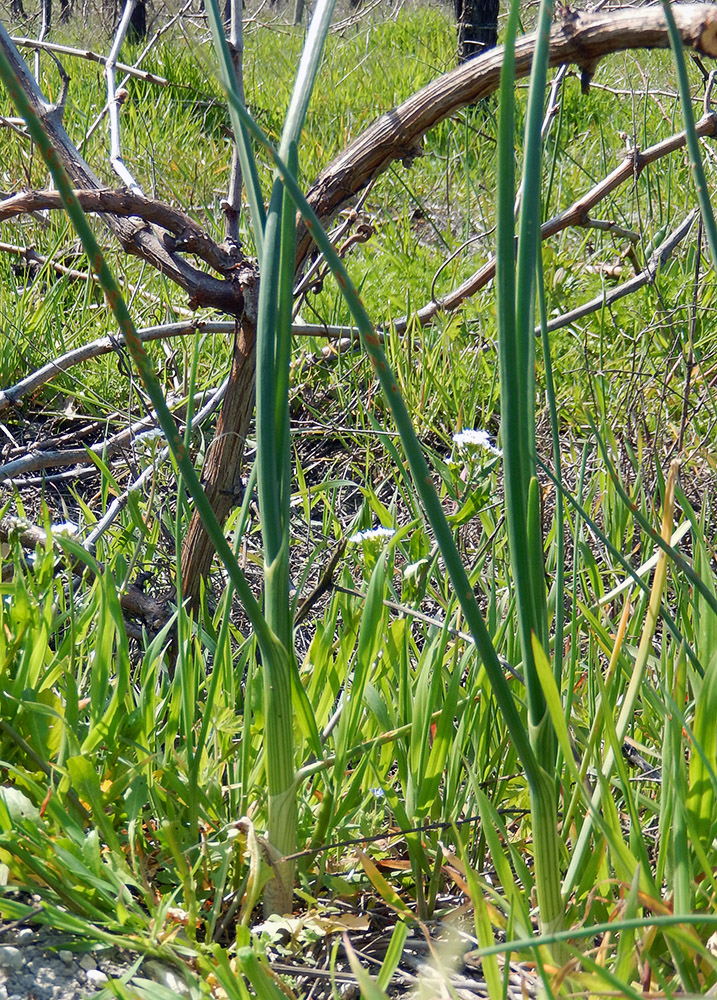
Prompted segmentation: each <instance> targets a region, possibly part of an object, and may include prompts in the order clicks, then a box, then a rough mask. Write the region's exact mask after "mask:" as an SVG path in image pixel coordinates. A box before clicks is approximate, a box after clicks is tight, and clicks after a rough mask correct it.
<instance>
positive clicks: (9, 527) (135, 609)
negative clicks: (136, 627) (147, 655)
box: [0, 517, 170, 633]
mask: <svg viewBox="0 0 717 1000" xmlns="http://www.w3.org/2000/svg"><path fill="white" fill-rule="evenodd" d="M13 538H16V539H17V540H18V542H19V543H20V545H21V546H22V547H23V548H25V549H32V551H34V550H35V549H36V548H38V546H39V547H40V548H42V549H44V548H46V547H47V532H46V531H45V529H44V528H40V527H38V525H36V524H32V523H30V522H29V521H25V520H23V519H20V518H16V517H3V518H2V520H0V541H2V542H5V543H6V544H7V543H10V542H12V540H13ZM53 544H54V546H55V547H56V548H58V549H59V550H60V551H62V546H61V542H60V540H59V539H58V538H57V536H54V537H53ZM72 568H73V569H77V571H78V572H79V571H85V570H87V571H89V572H90V573H91V574H92V576H98V575H99V574H101V573H103V572H104V570H105V567H104V566H103V565H102V563H94V564H87V563H84V562H83V563H82V564H74V565H73V566H72ZM120 606H121V608H122V610H123V612H124V613H125V614H126V615H128V616H129V617H131V618H139V619H140V620H141V621H143V622H144V623H145V625H146V626H147V628H148V630H150V631H151V632H153V633H154V632H158V631H159V630H160V629H161V628H162V627H163V626H164V625H165V624H166V623H167V621H169V617H170V612H169V610H168V607H167V602H166V600H156V599H155V598H154V597H152V596H151V595H150V594H145V593H144V591H142V590H140V589H139V587H136V586H135V585H134V584H130V585H129V586H128V587H127V588H126V590H124V591H123V592H122V593H121V594H120Z"/></svg>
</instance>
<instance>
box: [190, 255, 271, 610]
mask: <svg viewBox="0 0 717 1000" xmlns="http://www.w3.org/2000/svg"><path fill="white" fill-rule="evenodd" d="M243 285H244V300H245V302H246V303H247V310H246V311H245V313H244V316H243V317H242V321H241V324H237V330H236V333H235V335H234V352H233V358H232V369H231V373H230V376H229V385H228V386H227V391H226V395H225V397H224V405H223V406H222V412H221V416H220V417H219V421H218V423H217V428H216V430H215V432H214V437H213V438H212V442H211V444H210V446H209V450H208V452H207V455H206V458H205V460H204V468H203V469H202V475H201V482H202V486H203V487H204V490H205V492H206V494H207V497H208V499H209V503H210V504H211V505H212V510H213V511H214V514H215V516H216V518H217V520H218V521H219V523H220V524H223V523H224V522H225V521H226V519H227V517H228V516H229V514H230V512H231V511H232V509H233V508H234V507H235V506H236V503H237V501H238V500H240V499H241V471H242V463H243V459H244V444H245V441H246V435H247V431H248V429H249V423H250V421H251V417H252V413H253V412H254V391H255V386H254V382H255V377H254V376H255V368H256V312H255V311H254V304H255V302H256V298H257V296H258V292H259V273H258V269H256V268H254V269H249V268H248V267H247V268H246V269H245V274H244V276H243ZM250 313H251V315H250ZM213 558H214V546H213V545H212V543H211V542H210V540H209V536H208V535H207V533H206V531H205V530H204V525H203V524H202V519H201V518H200V516H199V514H197V513H196V512H195V513H194V516H193V517H192V520H191V523H190V525H189V530H188V531H187V534H186V536H185V539H184V543H183V545H182V564H181V565H182V588H183V598H184V599H187V598H188V599H189V601H190V604H191V606H192V607H193V608H195V609H196V608H198V607H199V602H200V595H201V585H202V580H206V579H207V577H208V575H209V572H210V570H211V566H212V559H213Z"/></svg>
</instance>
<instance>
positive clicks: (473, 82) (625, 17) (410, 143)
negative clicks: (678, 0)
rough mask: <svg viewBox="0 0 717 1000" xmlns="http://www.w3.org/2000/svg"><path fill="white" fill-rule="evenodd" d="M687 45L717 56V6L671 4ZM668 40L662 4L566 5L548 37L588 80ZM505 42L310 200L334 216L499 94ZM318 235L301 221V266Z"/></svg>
mask: <svg viewBox="0 0 717 1000" xmlns="http://www.w3.org/2000/svg"><path fill="white" fill-rule="evenodd" d="M673 13H674V16H675V21H676V22H677V28H678V31H679V32H680V35H681V37H682V41H683V44H684V45H685V46H688V47H689V48H692V49H694V50H695V51H696V52H700V53H702V54H703V55H706V56H717V7H715V6H714V5H713V4H685V5H684V6H675V7H673ZM535 42H536V37H535V35H534V34H531V35H525V36H524V37H523V38H521V39H519V40H518V42H517V44H516V47H515V75H516V78H520V77H525V76H527V75H528V73H529V72H530V67H531V65H532V61H533V52H534V50H535ZM669 45H670V39H669V35H668V32H667V24H666V21H665V15H664V13H663V11H662V8H660V7H650V8H646V7H640V8H630V9H629V10H622V11H609V12H601V13H598V14H584V13H576V12H573V11H568V12H567V13H566V14H565V15H564V16H563V18H562V20H561V21H560V22H559V23H557V24H555V25H554V26H553V29H552V31H551V35H550V65H551V66H560V65H562V64H563V63H572V64H575V65H577V66H579V67H580V69H581V70H582V71H583V78H584V81H585V83H587V82H588V81H589V79H590V78H591V77H592V74H593V73H594V71H595V67H596V66H597V64H598V62H599V60H600V59H601V58H602V57H603V56H606V55H609V54H610V53H612V52H619V51H622V50H625V49H666V48H669ZM502 65H503V46H500V47H499V48H496V49H492V50H491V51H490V52H486V53H485V55H481V56H477V57H476V58H475V59H472V60H471V61H470V62H467V63H464V64H463V65H462V66H459V67H458V69H455V70H453V71H452V72H451V73H446V74H445V75H444V76H441V77H439V78H438V79H437V80H433V81H432V82H431V83H429V84H428V85H427V86H425V87H423V89H422V90H419V91H418V92H417V93H415V94H413V95H412V96H411V97H409V98H408V100H406V101H404V102H403V104H401V105H399V107H397V108H394V109H393V111H388V112H386V114H384V115H382V116H381V117H380V118H379V119H378V121H376V122H374V124H373V125H370V126H369V127H368V128H367V129H366V130H365V131H364V132H363V133H362V134H361V135H360V136H359V137H358V138H357V139H355V140H354V141H353V142H352V143H351V145H350V146H348V148H347V149H346V150H345V151H344V152H343V153H341V154H340V155H339V156H338V157H337V158H336V159H335V160H334V161H333V163H331V164H330V165H329V166H328V167H327V168H326V169H325V170H324V171H323V172H322V173H321V175H320V176H319V178H318V180H317V181H316V182H315V183H314V185H313V186H312V187H311V190H310V191H309V194H308V199H309V203H310V205H311V207H312V208H313V209H314V211H315V212H316V214H317V215H318V216H319V218H320V219H326V220H328V219H330V218H331V217H333V216H334V215H335V214H336V213H337V212H338V211H339V210H340V209H341V208H342V207H343V206H344V205H345V204H346V203H347V202H348V201H349V200H350V199H351V198H352V197H353V196H354V195H356V194H357V193H358V192H359V191H360V190H361V189H362V188H364V187H365V186H366V184H368V183H369V181H371V180H373V179H374V178H375V177H378V176H379V175H380V174H382V173H383V172H384V171H385V170H387V169H388V167H389V166H390V165H391V164H392V163H394V162H395V161H396V160H401V161H403V162H404V163H409V162H410V161H411V160H413V159H414V158H415V157H416V156H418V155H420V152H421V146H420V143H421V139H422V138H423V136H424V135H425V133H426V132H427V131H428V130H429V129H431V128H433V127H434V126H435V125H438V124H439V122H442V121H443V120H444V119H445V118H448V117H449V116H450V115H452V114H454V113H455V112H456V111H458V110H459V108H462V107H465V106H466V105H467V104H475V103H476V102H477V101H480V100H481V99H483V98H485V97H488V96H489V95H490V94H492V93H494V92H495V91H496V90H497V88H498V84H499V82H500V69H501V66H502ZM311 245H312V240H311V237H310V236H309V235H308V233H307V231H306V227H305V226H304V225H303V223H302V224H300V227H299V232H298V234H297V253H296V261H297V267H300V266H301V264H302V263H303V261H304V260H305V259H306V255H307V253H308V252H309V249H310V248H311Z"/></svg>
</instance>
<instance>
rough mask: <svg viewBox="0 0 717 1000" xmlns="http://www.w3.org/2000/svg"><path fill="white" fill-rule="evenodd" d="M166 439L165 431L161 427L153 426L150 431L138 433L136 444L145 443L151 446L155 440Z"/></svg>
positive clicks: (146, 445)
mask: <svg viewBox="0 0 717 1000" xmlns="http://www.w3.org/2000/svg"><path fill="white" fill-rule="evenodd" d="M163 440H164V431H163V430H162V429H161V427H153V428H152V429H151V430H149V431H144V432H143V433H142V434H138V435H137V437H136V438H135V439H134V443H135V444H136V445H144V446H145V447H147V448H149V447H150V446H151V445H152V444H154V442H155V441H163Z"/></svg>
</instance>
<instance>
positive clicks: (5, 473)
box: [0, 393, 206, 483]
mask: <svg viewBox="0 0 717 1000" xmlns="http://www.w3.org/2000/svg"><path fill="white" fill-rule="evenodd" d="M205 395H206V394H205V393H199V394H198V395H197V398H196V400H195V402H201V401H203V399H204V396H205ZM167 402H168V405H169V406H170V407H171V406H178V405H181V403H179V402H178V401H177V400H175V401H174V403H172V402H171V401H169V400H168V401H167ZM156 426H157V418H156V415H155V414H154V413H150V414H148V415H147V416H146V417H142V418H141V419H140V420H137V421H135V422H134V423H133V424H131V425H130V426H129V427H126V428H125V429H124V430H123V431H119V432H118V433H117V434H113V435H112V437H109V438H107V439H106V440H103V441H98V442H97V444H93V445H87V446H84V447H82V448H66V449H55V448H48V449H40V448H34V449H32V450H31V451H29V452H28V453H26V454H25V455H23V456H22V457H21V458H15V459H13V460H12V461H10V462H6V463H5V465H0V483H4V482H8V481H10V482H12V481H14V480H15V479H16V478H17V477H18V476H21V475H24V474H26V473H28V472H37V471H38V470H40V469H53V468H58V467H60V466H62V467H67V466H70V465H92V464H94V463H93V457H97V458H101V459H105V458H112V457H113V456H114V455H117V454H118V453H119V452H120V451H122V450H123V448H125V447H126V446H127V445H129V444H131V442H132V441H133V440H134V439H135V438H137V437H138V436H139V435H140V434H143V433H145V432H146V431H149V430H153V429H154V428H155V427H156Z"/></svg>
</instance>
